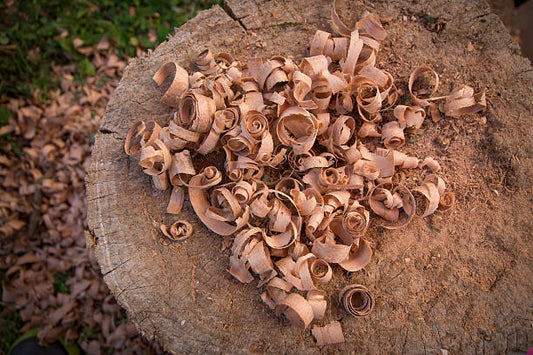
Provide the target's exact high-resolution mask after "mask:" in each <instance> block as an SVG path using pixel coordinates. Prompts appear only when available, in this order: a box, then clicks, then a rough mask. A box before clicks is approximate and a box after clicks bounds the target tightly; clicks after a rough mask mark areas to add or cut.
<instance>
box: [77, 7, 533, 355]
mask: <svg viewBox="0 0 533 355" xmlns="http://www.w3.org/2000/svg"><path fill="white" fill-rule="evenodd" d="M330 6H331V3H330V2H329V1H302V0H295V1H291V2H282V1H276V0H275V1H266V0H264V1H262V0H255V1H253V0H246V1H237V0H227V1H226V4H225V7H226V9H222V8H221V7H218V6H215V7H213V8H212V9H210V10H206V11H202V12H200V13H199V14H198V16H196V17H195V18H194V19H192V20H191V21H189V22H188V23H187V24H185V25H184V26H182V27H181V28H180V29H179V30H178V31H177V32H176V34H174V35H173V36H172V37H171V38H170V39H169V40H168V41H167V42H165V43H162V44H161V45H160V46H159V47H158V48H157V49H155V50H154V51H153V52H152V53H151V54H150V55H147V56H145V57H142V58H137V59H134V60H132V61H131V62H130V64H129V65H128V67H127V69H126V71H125V73H124V76H123V78H122V80H121V82H120V85H119V87H118V88H117V90H116V91H115V93H114V94H113V96H112V98H111V100H110V102H109V105H108V107H107V112H106V114H105V116H104V117H103V119H102V125H101V128H100V132H99V133H98V134H97V135H96V143H95V146H94V149H93V157H92V165H91V169H90V172H89V174H88V177H87V189H88V203H89V212H88V219H89V226H90V232H91V237H90V238H89V244H90V246H91V247H93V248H95V252H96V257H97V259H98V262H99V264H100V266H101V269H102V273H103V275H104V279H105V281H106V283H107V285H108V286H109V288H110V289H111V292H112V293H113V294H114V295H115V297H116V298H117V300H118V302H119V303H120V304H121V305H122V306H123V307H124V308H125V309H126V310H127V312H128V316H129V318H130V319H131V320H132V321H133V322H134V323H135V324H136V325H137V327H138V329H139V331H140V332H141V333H142V334H144V335H145V336H147V337H148V338H151V339H156V340H157V341H158V342H160V343H161V344H162V345H163V347H164V348H165V349H167V350H171V351H175V352H179V353H182V352H183V353H189V352H194V353H200V352H228V353H229V352H237V353H248V352H254V353H255V352H261V353H262V352H274V353H281V352H283V353H285V352H291V353H304V352H305V353H316V352H319V351H320V349H319V348H318V347H316V345H315V343H314V340H313V339H312V337H311V336H310V330H309V329H307V330H305V331H303V330H299V329H296V328H294V327H291V326H289V325H287V324H284V323H283V322H281V321H280V320H278V319H277V318H276V317H275V315H274V314H273V312H272V311H270V310H269V309H268V308H267V307H266V306H265V305H264V304H263V303H262V302H261V300H260V298H259V292H258V290H257V289H256V284H251V285H243V284H240V283H239V282H238V281H236V280H234V279H233V278H232V277H231V276H230V275H229V273H227V272H226V270H227V268H228V253H229V251H227V250H226V251H220V249H221V248H220V246H221V238H220V237H218V236H217V235H214V234H213V233H212V232H210V231H209V230H207V229H206V228H205V227H203V226H202V224H201V222H199V220H198V219H197V218H196V217H195V215H194V213H193V212H192V209H191V208H190V206H186V208H185V211H184V212H183V216H182V217H183V218H186V219H188V220H189V221H190V222H191V223H193V225H194V229H195V232H194V234H193V236H192V237H191V238H189V239H188V240H187V241H185V242H183V243H170V242H167V241H166V240H165V239H164V238H163V236H162V235H161V234H160V233H159V231H158V228H159V225H160V224H161V223H169V222H171V221H172V219H171V216H169V215H167V214H165V213H164V212H165V207H166V204H167V202H168V198H169V192H168V191H167V192H160V191H157V190H155V189H154V188H153V187H152V185H151V182H150V179H149V177H148V176H146V175H144V174H143V173H142V171H141V168H140V167H139V166H138V164H137V162H135V161H133V160H131V159H130V158H129V157H128V156H126V154H125V153H124V151H123V145H124V139H125V137H126V134H127V132H128V130H129V128H130V127H131V125H132V124H133V123H134V122H136V121H138V120H141V119H156V120H157V121H159V122H160V123H161V124H166V123H167V120H168V118H165V117H168V115H167V114H168V113H169V112H170V109H169V108H168V107H167V106H165V105H164V104H162V103H160V102H159V99H160V98H161V91H160V90H159V89H158V88H157V86H156V85H155V83H154V82H153V81H152V80H151V78H152V75H153V74H154V73H155V71H156V70H157V69H158V68H159V67H160V66H161V65H162V64H164V63H165V62H167V61H169V60H177V61H178V62H179V63H181V64H182V65H183V66H184V67H187V66H188V63H189V62H190V59H191V56H192V55H194V53H195V52H196V51H197V50H198V49H199V48H200V47H201V46H205V47H207V48H209V49H210V50H211V51H212V52H214V53H217V52H221V51H227V52H230V53H232V54H234V55H235V56H236V57H237V58H242V57H245V56H261V57H264V58H267V57H270V56H273V55H277V54H279V55H284V56H292V57H293V58H295V59H296V60H298V59H299V58H301V57H302V56H305V55H307V54H308V48H309V43H310V40H311V38H312V36H313V34H314V32H315V31H316V30H317V29H322V30H327V31H328V30H329V31H331V27H330V22H329V16H330ZM337 6H338V12H339V15H340V16H341V18H342V19H343V20H344V21H345V22H346V23H348V24H350V25H353V24H354V23H355V20H356V19H357V18H358V16H359V15H360V14H361V13H362V12H363V10H365V9H367V10H370V11H372V12H375V13H376V14H378V15H379V16H380V17H381V19H382V21H383V23H384V27H385V29H386V30H387V31H388V33H389V36H388V37H387V39H386V40H385V41H384V45H383V48H381V50H380V53H379V55H378V63H377V64H376V66H378V67H381V68H384V69H386V70H388V71H390V72H391V73H392V74H393V76H394V77H395V78H396V80H397V83H398V84H397V85H399V87H400V88H403V89H405V88H406V82H407V78H408V75H409V73H410V72H411V70H412V69H413V68H415V67H416V66H418V65H423V64H426V65H429V66H431V67H433V68H434V69H435V70H436V71H437V72H438V73H439V75H440V76H441V79H442V88H443V89H442V90H443V91H446V92H449V91H450V90H451V89H452V87H453V86H454V85H460V84H467V85H471V86H474V87H475V88H476V90H481V89H486V91H487V99H488V102H489V104H488V109H487V111H486V112H485V113H484V114H482V115H471V116H467V117H464V118H461V119H449V118H445V119H443V120H442V121H440V122H439V123H436V124H434V123H430V129H429V131H428V133H427V134H426V135H424V136H423V137H422V138H421V139H420V140H418V141H417V142H415V143H412V144H411V145H409V146H408V148H407V151H408V152H409V153H412V154H418V155H419V157H420V156H422V157H423V156H426V155H432V156H434V157H435V158H436V159H437V160H439V161H440V162H441V163H442V165H443V167H444V170H443V174H442V175H443V177H444V178H445V180H446V181H447V182H448V184H449V186H450V188H451V190H452V191H454V192H455V194H456V196H457V205H456V207H455V209H454V210H453V211H452V212H447V213H444V214H441V215H438V216H432V217H430V218H429V219H416V220H414V221H413V222H412V223H411V224H410V225H409V226H408V227H406V228H404V229H402V230H397V231H386V230H382V229H380V228H378V227H377V226H373V227H372V228H371V229H370V230H369V232H368V237H369V240H370V241H371V243H372V245H373V248H374V251H375V252H374V256H373V259H372V261H371V263H370V264H369V265H368V266H367V267H366V268H365V270H364V271H360V272H357V273H353V274H345V273H341V272H340V271H337V277H335V278H334V280H335V281H334V282H333V284H331V285H328V291H329V293H330V294H331V295H332V297H330V299H329V307H328V316H327V318H326V319H325V320H324V324H327V323H329V322H330V321H331V320H341V319H342V320H341V323H342V327H343V329H344V332H345V338H346V342H345V343H343V344H336V345H330V346H328V349H331V350H333V351H335V352H342V353H351V351H352V350H355V351H356V352H362V353H378V352H379V353H399V352H404V351H405V352H408V353H422V352H424V353H426V352H427V353H435V352H438V351H439V350H440V349H447V350H449V351H451V352H452V353H482V352H483V353H484V352H487V353H504V352H508V351H515V350H522V351H524V350H527V349H528V347H531V346H533V327H532V320H533V314H532V309H533V248H531V245H532V234H533V233H532V218H531V210H532V203H531V201H532V197H533V195H532V190H531V187H530V186H529V185H528V184H529V183H531V181H533V179H532V157H533V154H532V144H531V141H532V139H533V137H532V128H531V123H532V120H531V112H533V107H532V106H533V105H532V97H533V71H532V68H531V66H530V63H529V61H528V60H527V59H525V58H523V57H521V56H520V54H519V48H518V46H517V45H516V44H515V43H514V42H513V40H512V39H511V36H510V35H509V34H508V33H507V32H506V30H505V28H504V26H503V24H502V23H501V21H500V20H499V18H498V17H497V16H496V15H495V14H493V13H491V11H490V8H489V6H488V5H487V4H486V3H485V2H484V1H482V0H473V1H471V0H468V1H467V0H458V1H455V2H453V3H451V2H449V1H445V0H432V1H426V2H412V1H409V0H392V1H384V0H382V1H373V2H371V1H358V2H353V1H342V0H339V1H337ZM355 282H356V283H361V284H364V285H366V286H367V287H368V288H369V289H370V290H371V291H372V292H373V293H374V295H375V296H376V302H375V310H374V312H373V313H372V314H371V316H369V317H368V318H366V319H363V320H361V319H352V318H349V317H346V316H345V315H344V314H343V313H342V310H341V309H340V308H339V307H338V304H337V303H336V301H335V297H333V295H336V293H335V292H334V290H340V289H341V288H342V287H343V286H345V285H347V284H349V283H355ZM318 325H321V324H318Z"/></svg>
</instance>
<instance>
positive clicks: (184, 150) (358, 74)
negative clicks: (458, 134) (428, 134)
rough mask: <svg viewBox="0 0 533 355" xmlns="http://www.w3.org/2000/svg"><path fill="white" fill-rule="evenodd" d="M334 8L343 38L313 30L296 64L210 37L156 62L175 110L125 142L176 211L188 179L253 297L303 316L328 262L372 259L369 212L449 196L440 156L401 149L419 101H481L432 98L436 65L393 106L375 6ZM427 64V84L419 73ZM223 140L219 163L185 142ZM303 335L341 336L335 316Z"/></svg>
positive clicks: (434, 107) (441, 204)
mask: <svg viewBox="0 0 533 355" xmlns="http://www.w3.org/2000/svg"><path fill="white" fill-rule="evenodd" d="M332 19H333V27H334V29H335V31H336V32H337V33H339V34H340V35H341V37H332V35H331V34H330V33H328V32H324V31H320V30H319V31H317V32H316V34H315V36H314V38H313V40H312V43H311V49H310V56H309V57H306V58H303V59H302V60H301V62H300V64H299V65H298V64H296V63H295V62H293V61H292V60H291V59H287V58H284V57H280V56H276V57H273V58H271V59H269V60H266V61H263V60H262V59H260V58H249V59H248V60H247V62H246V64H243V63H241V62H239V61H235V60H234V59H233V58H232V56H231V55H229V54H225V53H223V54H219V55H218V56H216V57H213V56H212V54H211V53H210V52H209V51H207V50H206V51H204V52H202V53H201V54H200V55H199V57H198V60H197V61H196V62H195V63H194V64H195V66H196V69H197V71H196V72H194V73H191V74H190V73H188V72H187V71H186V70H185V69H183V68H182V67H180V66H179V65H178V64H177V63H175V62H169V63H166V64H164V65H163V66H162V67H161V68H160V69H159V70H158V71H157V72H156V73H155V75H154V77H153V79H154V81H155V82H156V83H157V84H158V85H160V86H163V84H164V83H165V81H168V80H169V78H170V77H172V76H174V78H173V80H172V83H171V84H170V86H169V88H168V90H166V92H165V94H164V96H163V97H162V99H161V101H162V102H163V103H165V104H167V105H169V106H172V107H175V108H176V109H177V110H176V111H175V114H174V116H173V119H172V120H171V121H170V122H169V124H168V126H165V127H160V126H159V125H158V124H157V123H156V122H154V121H149V122H143V121H140V122H138V123H136V124H135V125H134V126H133V127H132V128H131V130H130V132H129V134H128V136H127V139H126V142H125V151H126V153H127V154H128V155H133V156H136V157H138V159H139V161H140V165H141V166H142V168H143V171H144V172H145V173H146V174H148V175H150V176H151V177H152V180H153V183H154V185H155V186H156V187H157V188H159V189H162V190H165V189H167V188H169V187H171V188H172V194H171V198H170V202H169V204H168V207H167V212H168V213H172V214H179V213H180V211H181V208H182V205H183V201H184V199H185V191H186V190H187V191H188V195H189V200H190V202H191V205H192V207H193V209H194V211H195V213H196V215H197V216H198V218H199V219H200V220H201V221H202V222H203V223H204V225H205V226H206V227H207V228H209V229H210V230H212V231H213V232H215V233H217V234H219V235H222V236H232V237H233V242H232V246H231V256H230V259H229V272H230V273H231V275H233V276H234V277H235V278H236V279H238V280H239V281H241V282H243V283H250V282H252V281H253V280H254V275H255V276H258V277H259V287H263V290H264V291H263V293H262V294H261V298H262V300H263V301H264V302H265V303H266V304H267V305H268V306H269V307H270V308H271V309H273V310H275V313H276V315H278V316H281V315H284V316H285V317H286V318H287V319H289V320H290V322H291V323H292V324H294V325H297V326H300V327H302V328H306V327H308V326H309V325H310V324H311V322H312V321H313V320H314V319H322V318H323V317H324V315H325V312H326V309H327V296H328V295H326V293H325V292H324V291H323V290H321V289H320V286H321V285H323V284H326V283H328V282H329V281H330V280H331V279H332V277H333V270H332V265H333V264H337V265H338V266H339V267H340V268H342V269H344V270H346V271H349V272H355V271H358V270H361V269H362V268H364V267H365V266H366V265H367V264H368V263H369V262H370V259H371V255H372V249H371V247H370V245H369V243H368V242H367V241H366V240H365V238H364V236H365V233H366V231H367V228H368V226H369V223H370V219H371V212H372V219H374V220H376V221H377V222H378V223H379V224H381V225H383V226H384V227H385V228H389V229H394V228H400V227H403V226H405V225H407V224H408V223H409V222H410V221H411V219H412V218H413V216H415V215H417V216H420V217H425V216H429V215H431V214H433V213H434V212H435V211H436V210H437V209H439V210H447V209H449V208H450V207H451V206H452V205H453V202H454V195H453V193H451V192H446V191H445V190H446V186H445V183H444V181H443V179H442V178H440V177H438V176H437V175H436V174H435V173H436V172H438V171H439V170H440V165H439V163H438V162H437V161H436V160H435V159H433V158H431V157H426V158H425V159H424V160H422V161H420V160H419V159H418V158H417V157H413V156H408V155H406V154H404V153H402V152H400V151H399V150H398V149H399V148H401V147H402V146H403V145H404V144H405V133H406V132H413V131H416V130H420V128H421V127H422V126H423V123H424V120H425V118H426V114H427V113H428V114H430V115H431V116H432V118H433V119H434V120H438V119H440V112H443V113H444V114H445V115H448V116H451V117H459V116H461V115H462V114H466V113H473V112H477V111H480V110H482V109H483V108H484V107H485V95H484V93H479V94H474V90H473V89H472V88H470V87H468V86H462V87H460V88H459V89H456V90H454V91H453V92H452V93H451V94H449V95H446V96H441V97H435V96H434V95H435V93H436V92H437V88H438V75H437V73H435V72H434V71H433V70H432V69H430V68H428V67H420V68H417V69H415V70H414V71H413V72H412V73H411V75H410V78H409V85H408V87H409V93H410V95H411V98H412V101H413V102H414V103H415V105H416V106H406V105H397V106H395V105H396V103H397V101H398V97H399V96H400V93H399V92H398V90H397V89H396V87H395V85H394V80H393V77H392V76H391V75H390V74H389V73H388V72H387V71H385V70H383V69H379V68H376V67H375V63H376V56H377V53H378V49H379V46H380V41H382V40H384V39H385V37H386V32H385V30H384V29H383V27H382V25H381V22H380V20H379V18H378V17H377V16H376V15H374V14H371V13H369V12H365V13H364V14H363V15H362V17H361V19H360V20H359V21H358V22H357V24H356V28H355V29H354V30H350V29H349V28H347V27H346V25H344V24H343V23H342V22H341V21H340V19H339V17H338V16H337V14H336V12H335V10H333V11H332ZM428 75H429V76H430V77H432V80H429V83H428V82H427V80H426V81H424V80H422V79H423V78H424V77H427V76H428ZM430 79H431V78H430ZM431 81H432V83H431ZM221 150H223V151H224V153H225V156H226V161H225V164H224V170H225V171H224V172H221V171H219V170H218V169H217V168H216V167H214V166H208V167H206V168H205V169H203V171H201V172H200V173H197V172H196V169H195V166H194V162H193V159H192V158H191V152H193V153H198V154H201V155H208V154H210V153H212V152H214V151H221ZM403 169H426V170H427V171H428V172H429V173H428V175H427V177H426V178H425V179H424V180H423V182H422V183H421V184H420V185H419V186H416V187H415V188H413V189H412V190H410V189H408V188H407V187H406V186H404V185H402V184H401V183H398V179H396V178H395V177H396V175H395V173H396V172H398V171H400V170H403ZM161 231H162V232H163V234H164V235H165V236H167V237H168V238H170V239H172V240H183V239H186V238H188V237H190V236H191V234H192V225H191V224H190V223H189V222H187V221H177V222H176V223H174V224H173V225H171V226H170V228H167V226H165V225H162V226H161ZM303 295H305V297H304V296H303ZM339 297H340V300H339V301H340V302H339V303H340V304H342V305H343V306H344V308H345V309H346V311H347V312H348V313H349V314H351V315H353V316H356V317H364V316H366V315H368V314H369V313H370V311H371V310H372V308H373V299H372V295H371V293H370V292H369V291H368V289H366V288H365V287H364V286H362V285H349V286H347V287H346V288H344V289H343V290H342V291H341V292H340V296H339ZM339 332H340V335H339ZM313 335H315V338H316V339H317V342H318V345H324V344H329V343H335V342H341V341H343V339H344V338H343V336H342V330H341V328H340V324H336V323H332V324H330V325H328V326H326V327H324V328H320V327H314V329H313Z"/></svg>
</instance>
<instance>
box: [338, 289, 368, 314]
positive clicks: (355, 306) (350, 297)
mask: <svg viewBox="0 0 533 355" xmlns="http://www.w3.org/2000/svg"><path fill="white" fill-rule="evenodd" d="M339 303H341V304H342V305H343V307H344V309H345V310H346V312H347V313H348V314H350V315H352V316H354V317H366V316H368V315H369V314H370V312H371V311H372V309H373V308H374V297H373V296H372V294H371V293H370V291H369V290H368V289H367V288H366V287H365V286H363V285H357V284H354V285H349V286H346V287H345V288H343V289H342V290H341V291H340V292H339Z"/></svg>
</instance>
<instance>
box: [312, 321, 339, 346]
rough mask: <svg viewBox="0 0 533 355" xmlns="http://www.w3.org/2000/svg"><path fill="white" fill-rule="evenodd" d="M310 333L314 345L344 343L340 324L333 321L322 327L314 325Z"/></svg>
mask: <svg viewBox="0 0 533 355" xmlns="http://www.w3.org/2000/svg"><path fill="white" fill-rule="evenodd" d="M311 333H312V334H313V337H314V338H315V340H316V345H318V346H324V345H329V344H338V343H344V335H343V334H342V328H341V324H340V323H339V322H337V321H333V322H331V323H330V324H328V325H325V326H323V327H318V326H316V325H315V326H314V327H313V329H311Z"/></svg>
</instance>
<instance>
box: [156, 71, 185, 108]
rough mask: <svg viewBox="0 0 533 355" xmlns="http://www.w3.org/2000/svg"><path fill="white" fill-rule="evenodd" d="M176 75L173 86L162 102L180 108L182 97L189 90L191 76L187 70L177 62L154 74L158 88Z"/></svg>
mask: <svg viewBox="0 0 533 355" xmlns="http://www.w3.org/2000/svg"><path fill="white" fill-rule="evenodd" d="M172 74H174V79H173V80H172V84H171V85H170V87H169V88H168V90H167V91H166V92H165V95H163V97H162V98H161V102H162V103H164V104H167V105H169V106H172V107H178V103H179V100H180V98H181V96H182V95H183V94H184V93H186V92H187V89H188V88H189V74H188V73H187V71H186V70H185V69H183V68H182V67H180V66H179V65H178V64H177V63H175V62H169V63H166V64H165V65H163V66H162V67H161V68H159V70H158V71H157V72H156V73H155V74H154V77H153V80H154V81H155V82H156V83H157V85H158V86H161V85H162V84H163V82H164V81H165V79H166V78H168V77H169V76H170V75H172Z"/></svg>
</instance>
